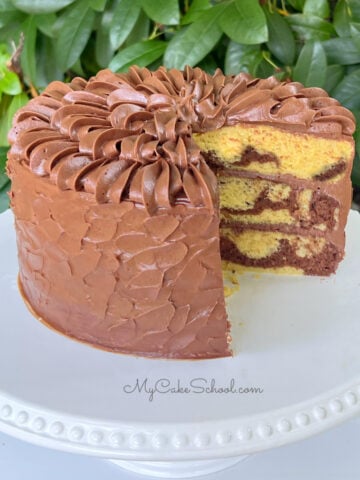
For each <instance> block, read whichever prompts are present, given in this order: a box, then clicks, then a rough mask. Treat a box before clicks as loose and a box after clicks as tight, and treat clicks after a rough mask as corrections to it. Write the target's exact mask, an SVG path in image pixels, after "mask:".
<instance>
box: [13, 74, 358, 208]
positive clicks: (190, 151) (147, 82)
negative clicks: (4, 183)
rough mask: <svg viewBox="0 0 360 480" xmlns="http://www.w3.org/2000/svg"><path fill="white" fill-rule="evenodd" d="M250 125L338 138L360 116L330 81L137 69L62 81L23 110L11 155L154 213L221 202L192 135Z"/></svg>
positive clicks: (102, 196)
mask: <svg viewBox="0 0 360 480" xmlns="http://www.w3.org/2000/svg"><path fill="white" fill-rule="evenodd" d="M240 122H244V123H254V122H255V123H256V122H257V123H271V124H276V125H278V126H279V127H281V128H286V129H291V130H292V131H295V132H305V133H310V134H316V135H321V136H331V137H333V138H340V137H343V136H345V137H346V136H351V135H352V133H353V132H354V129H355V123H354V117H353V115H352V113H351V112H349V111H348V110H347V109H345V108H344V107H342V106H341V105H340V104H339V102H338V101H337V100H335V99H333V98H330V97H329V96H328V95H327V93H326V92H325V91H324V90H322V89H320V88H305V87H304V86H303V85H302V84H300V83H297V82H290V83H285V82H279V81H278V80H277V79H275V78H274V77H270V78H268V79H265V80H260V79H254V78H252V77H251V76H250V75H248V74H244V73H241V74H239V75H237V76H235V77H230V76H225V75H223V74H222V72H221V71H220V70H217V71H216V72H215V74H214V75H209V74H207V73H205V72H203V71H202V70H201V69H199V68H194V69H193V68H190V67H187V68H186V69H185V70H184V71H183V72H182V71H179V70H166V69H165V68H163V67H161V68H159V69H158V70H157V71H155V72H150V71H149V70H148V69H146V68H138V67H132V68H130V70H129V72H128V73H127V74H115V73H112V72H111V71H110V70H102V71H100V72H99V73H98V74H97V75H96V76H95V77H93V78H91V79H90V80H89V81H85V80H83V79H81V78H75V79H74V80H73V81H72V82H71V83H69V84H65V83H62V82H59V81H55V82H52V83H51V84H50V85H49V86H48V87H47V88H46V90H45V91H44V92H43V93H42V94H41V95H40V96H38V97H36V98H34V99H32V100H31V101H30V102H29V103H28V104H27V105H26V106H25V107H23V108H21V109H20V110H19V111H18V113H17V114H16V116H15V118H14V123H13V128H12V129H11V131H10V134H9V141H10V143H11V144H12V148H11V152H10V156H11V157H12V158H13V159H14V160H17V161H22V162H25V163H26V164H27V165H28V166H29V168H30V169H31V171H32V172H33V173H34V174H36V175H39V176H44V177H49V178H50V180H51V182H53V183H55V184H56V185H57V186H58V187H59V188H60V189H64V190H66V189H73V190H78V191H85V192H88V193H92V194H94V195H95V198H96V201H97V202H99V203H104V202H113V203H118V202H120V201H122V200H130V201H132V202H134V203H139V204H143V205H144V206H145V208H146V209H147V211H148V212H149V213H153V212H155V211H156V210H157V209H158V208H170V207H171V206H172V205H175V204H181V203H186V204H190V205H192V206H195V207H207V208H209V209H212V208H213V207H214V206H215V204H216V198H217V195H216V189H217V184H216V178H215V175H214V173H213V172H212V171H211V169H210V168H209V167H208V165H207V164H206V162H205V160H204V158H203V156H202V155H201V152H200V150H199V148H198V147H197V145H196V143H195V142H194V140H193V139H192V133H193V132H197V133H199V132H204V131H208V130H214V129H218V128H221V127H222V126H224V125H234V124H237V123H240Z"/></svg>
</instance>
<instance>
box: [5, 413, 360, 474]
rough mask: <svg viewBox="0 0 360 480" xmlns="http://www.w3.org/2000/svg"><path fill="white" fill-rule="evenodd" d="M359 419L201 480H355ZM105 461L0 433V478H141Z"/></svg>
mask: <svg viewBox="0 0 360 480" xmlns="http://www.w3.org/2000/svg"><path fill="white" fill-rule="evenodd" d="M359 445H360V418H357V419H355V420H352V421H350V422H348V423H346V424H344V425H341V426H340V427H337V428H335V429H333V430H330V431H328V432H326V433H323V434H321V435H318V436H316V437H313V438H311V439H309V440H305V441H302V442H299V443H296V444H292V445H287V446H286V447H282V448H278V449H274V450H271V451H267V452H263V453H261V454H258V455H254V456H251V457H248V458H247V459H245V461H243V462H241V463H239V464H238V465H237V466H235V467H231V468H229V469H228V470H225V471H223V472H221V473H217V474H213V475H208V476H206V477H198V478H199V479H200V478H203V479H204V480H205V479H206V480H215V479H216V480H235V479H236V480H241V479H246V480H265V479H266V480H267V479H271V480H272V479H276V480H285V479H286V480H305V479H306V480H323V479H324V480H335V479H336V480H359V478H360V455H359ZM146 478H150V477H144V476H140V475H135V474H133V473H128V472H125V471H124V470H122V469H120V468H119V467H116V466H115V465H112V464H110V463H108V462H107V461H105V460H101V459H97V458H91V457H86V456H80V455H74V454H68V453H62V452H57V451H53V450H48V449H45V448H41V447H37V446H34V445H30V444H27V443H25V442H22V441H20V440H17V439H14V438H12V437H9V436H7V435H5V434H3V433H0V479H1V480H65V479H66V480H75V479H84V480H95V479H96V480H116V479H121V480H141V479H143V480H144V479H146Z"/></svg>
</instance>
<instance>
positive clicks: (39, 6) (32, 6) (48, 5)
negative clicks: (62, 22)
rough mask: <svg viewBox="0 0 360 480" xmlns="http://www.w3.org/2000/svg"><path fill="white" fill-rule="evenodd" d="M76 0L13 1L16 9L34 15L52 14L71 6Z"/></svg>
mask: <svg viewBox="0 0 360 480" xmlns="http://www.w3.org/2000/svg"><path fill="white" fill-rule="evenodd" d="M74 1H75V0H12V3H13V4H14V5H15V7H16V8H17V9H19V10H22V11H23V12H26V13H30V14H32V15H36V14H41V13H52V12H57V11H58V10H61V9H62V8H64V7H67V6H68V5H70V3H73V2H74Z"/></svg>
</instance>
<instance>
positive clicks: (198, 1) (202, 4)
mask: <svg viewBox="0 0 360 480" xmlns="http://www.w3.org/2000/svg"><path fill="white" fill-rule="evenodd" d="M209 8H211V5H210V2H209V0H194V1H193V2H192V3H191V5H190V7H189V9H188V11H187V12H186V13H185V15H184V16H183V17H182V19H181V25H188V24H189V23H193V22H195V21H196V20H198V19H199V18H200V17H201V14H202V13H203V12H204V11H205V10H209Z"/></svg>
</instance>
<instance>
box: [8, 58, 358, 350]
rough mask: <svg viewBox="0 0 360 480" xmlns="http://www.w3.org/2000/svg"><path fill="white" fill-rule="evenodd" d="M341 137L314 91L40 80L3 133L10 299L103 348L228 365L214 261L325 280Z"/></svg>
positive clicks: (344, 164)
mask: <svg viewBox="0 0 360 480" xmlns="http://www.w3.org/2000/svg"><path fill="white" fill-rule="evenodd" d="M353 132H354V119H353V116H352V114H351V113H350V112H349V111H348V110H346V109H344V108H343V107H341V106H340V105H339V103H338V102H337V101H336V100H334V99H331V98H329V96H328V95H327V94H326V93H325V92H324V91H323V90H321V89H318V88H313V89H310V88H304V87H303V86H302V85H301V84H299V83H294V82H292V83H284V82H283V83H281V82H279V81H278V80H276V79H274V78H270V79H267V80H259V79H252V78H251V77H249V76H248V75H246V74H239V75H237V76H235V77H229V76H225V75H223V74H222V72H221V71H220V70H217V71H216V72H215V74H214V75H209V74H207V73H205V72H203V71H202V70H200V69H199V68H195V69H192V68H186V69H185V70H184V71H178V70H169V71H167V70H166V69H165V68H163V67H161V68H159V69H158V70H157V71H155V72H150V71H149V70H147V69H146V68H142V69H141V68H137V67H132V68H130V70H129V72H128V73H126V74H115V73H112V72H110V71H109V70H103V71H101V72H99V73H98V74H97V75H96V76H95V77H93V78H91V79H90V80H88V81H86V80H84V79H80V78H76V79H73V80H72V81H71V82H70V83H68V84H66V83H63V82H53V83H51V84H50V85H49V86H48V87H47V88H46V89H45V91H44V92H43V93H42V94H41V95H39V96H38V97H36V98H34V99H32V100H31V101H30V102H29V103H28V105H26V106H25V107H23V108H21V109H20V110H19V112H18V113H17V114H16V116H15V118H14V123H13V128H12V130H11V132H10V135H9V140H10V143H11V145H12V146H11V150H10V151H9V155H8V164H7V169H8V173H9V175H10V177H11V179H12V187H11V193H10V197H11V208H12V210H13V212H14V216H15V228H16V233H17V244H18V259H19V285H20V289H21V292H22V295H23V297H24V300H25V302H26V303H27V305H28V307H29V308H30V309H31V311H32V312H33V313H34V315H36V316H37V317H39V318H40V319H41V320H42V321H43V322H44V323H46V324H47V325H49V326H51V327H52V328H54V329H56V330H57V331H59V332H61V333H63V334H65V335H67V336H69V337H72V338H75V339H78V340H80V341H83V342H86V343H88V344H90V345H93V346H97V347H99V348H103V349H106V350H110V351H113V352H122V353H127V354H135V355H142V356H148V357H164V358H184V359H199V358H216V357H224V356H229V355H231V350H230V345H229V341H230V336H229V331H230V323H229V321H228V319H227V313H226V308H225V300H224V284H223V276H222V263H221V261H222V260H223V262H228V263H230V265H231V268H233V269H234V268H235V269H237V268H238V267H239V266H246V267H252V268H262V269H266V270H267V271H270V270H271V271H273V270H274V269H277V270H279V269H280V270H281V271H285V272H287V273H292V272H300V273H305V274H318V275H328V274H330V273H332V272H334V271H335V269H336V267H337V265H338V263H339V261H340V260H341V258H342V257H343V255H344V227H345V223H346V218H347V214H348V210H349V206H350V196H351V183H350V171H351V163H352V157H353V140H352V133H353Z"/></svg>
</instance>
